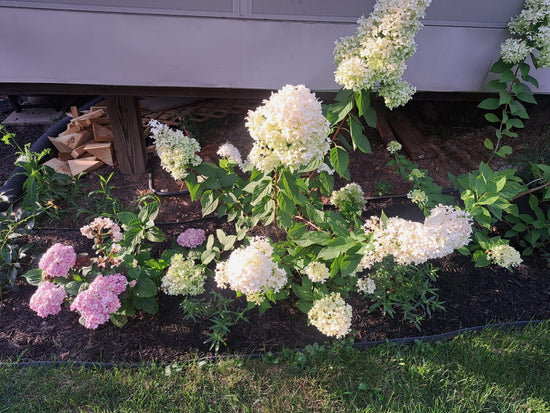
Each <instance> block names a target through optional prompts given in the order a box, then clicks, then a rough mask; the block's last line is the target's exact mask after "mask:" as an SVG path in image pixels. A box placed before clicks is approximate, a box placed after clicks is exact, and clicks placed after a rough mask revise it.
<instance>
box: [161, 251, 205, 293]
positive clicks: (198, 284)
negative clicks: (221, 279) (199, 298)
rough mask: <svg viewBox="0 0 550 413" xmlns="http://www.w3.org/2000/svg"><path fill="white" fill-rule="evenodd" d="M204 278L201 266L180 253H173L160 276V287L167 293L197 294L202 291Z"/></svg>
mask: <svg viewBox="0 0 550 413" xmlns="http://www.w3.org/2000/svg"><path fill="white" fill-rule="evenodd" d="M205 279H206V275H205V274H204V271H203V269H202V267H200V266H198V265H196V264H195V263H194V262H193V261H192V260H186V259H185V258H183V255H181V254H175V255H174V256H173V257H172V261H171V263H170V267H168V271H167V272H166V275H165V276H164V277H162V282H161V289H162V290H163V291H164V292H165V293H166V294H169V295H198V294H202V293H203V292H204V281H205Z"/></svg>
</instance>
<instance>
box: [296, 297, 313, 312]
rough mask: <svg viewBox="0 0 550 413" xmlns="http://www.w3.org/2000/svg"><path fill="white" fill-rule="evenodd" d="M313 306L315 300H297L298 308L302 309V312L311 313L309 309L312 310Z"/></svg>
mask: <svg viewBox="0 0 550 413" xmlns="http://www.w3.org/2000/svg"><path fill="white" fill-rule="evenodd" d="M311 307H313V301H307V300H298V301H296V308H297V309H298V310H300V311H301V312H302V313H305V314H307V313H309V310H311Z"/></svg>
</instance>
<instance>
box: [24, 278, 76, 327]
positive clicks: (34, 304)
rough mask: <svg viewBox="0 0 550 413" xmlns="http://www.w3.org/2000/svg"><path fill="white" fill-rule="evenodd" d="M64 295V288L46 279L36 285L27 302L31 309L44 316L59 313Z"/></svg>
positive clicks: (65, 294) (65, 295)
mask: <svg viewBox="0 0 550 413" xmlns="http://www.w3.org/2000/svg"><path fill="white" fill-rule="evenodd" d="M66 297H67V293H66V292H65V288H63V287H62V286H57V285H55V284H54V283H52V282H49V281H46V282H43V283H42V284H40V285H39V286H38V289H37V290H36V291H35V293H34V294H33V295H32V297H31V301H30V303H29V304H30V307H31V309H32V310H34V311H36V313H37V314H38V315H39V316H40V317H43V318H44V317H47V316H49V315H50V314H51V315H55V314H57V313H59V312H60V311H61V304H63V300H64V299H65V298H66Z"/></svg>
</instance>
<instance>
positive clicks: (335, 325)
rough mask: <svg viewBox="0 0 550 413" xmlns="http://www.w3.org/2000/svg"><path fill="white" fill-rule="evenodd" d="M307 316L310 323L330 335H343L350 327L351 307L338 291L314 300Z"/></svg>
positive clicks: (339, 336)
mask: <svg viewBox="0 0 550 413" xmlns="http://www.w3.org/2000/svg"><path fill="white" fill-rule="evenodd" d="M307 316H308V320H309V322H310V323H311V324H312V325H314V326H315V327H317V329H318V330H319V331H320V332H321V333H323V334H325V335H327V336H330V337H336V338H341V337H344V336H345V335H346V334H348V333H349V331H350V329H351V316H352V308H351V306H350V305H349V304H347V303H346V302H345V301H344V299H343V298H342V297H340V293H332V294H330V295H327V296H325V297H323V298H321V299H319V300H316V301H315V302H314V303H313V307H311V310H309V312H308V313H307Z"/></svg>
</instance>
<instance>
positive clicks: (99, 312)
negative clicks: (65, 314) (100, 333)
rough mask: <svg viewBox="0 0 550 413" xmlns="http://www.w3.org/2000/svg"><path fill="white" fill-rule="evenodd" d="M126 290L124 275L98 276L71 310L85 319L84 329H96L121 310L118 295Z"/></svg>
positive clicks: (77, 298) (80, 295) (77, 299)
mask: <svg viewBox="0 0 550 413" xmlns="http://www.w3.org/2000/svg"><path fill="white" fill-rule="evenodd" d="M124 290H126V277H125V276H124V275H122V274H113V275H107V276H103V275H101V274H100V275H98V276H97V277H96V278H95V280H94V281H92V282H91V283H90V286H89V287H88V289H87V290H85V291H82V292H81V293H80V294H78V295H77V296H76V298H75V300H74V301H73V303H72V304H71V310H72V311H77V312H78V313H80V315H81V316H82V318H84V327H86V328H91V329H95V328H97V327H98V326H99V325H100V324H104V323H106V322H107V321H108V320H109V316H110V315H111V314H112V313H114V312H116V311H117V310H118V309H119V308H120V300H119V299H118V295H119V294H120V293H122V292H123V291H124Z"/></svg>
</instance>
